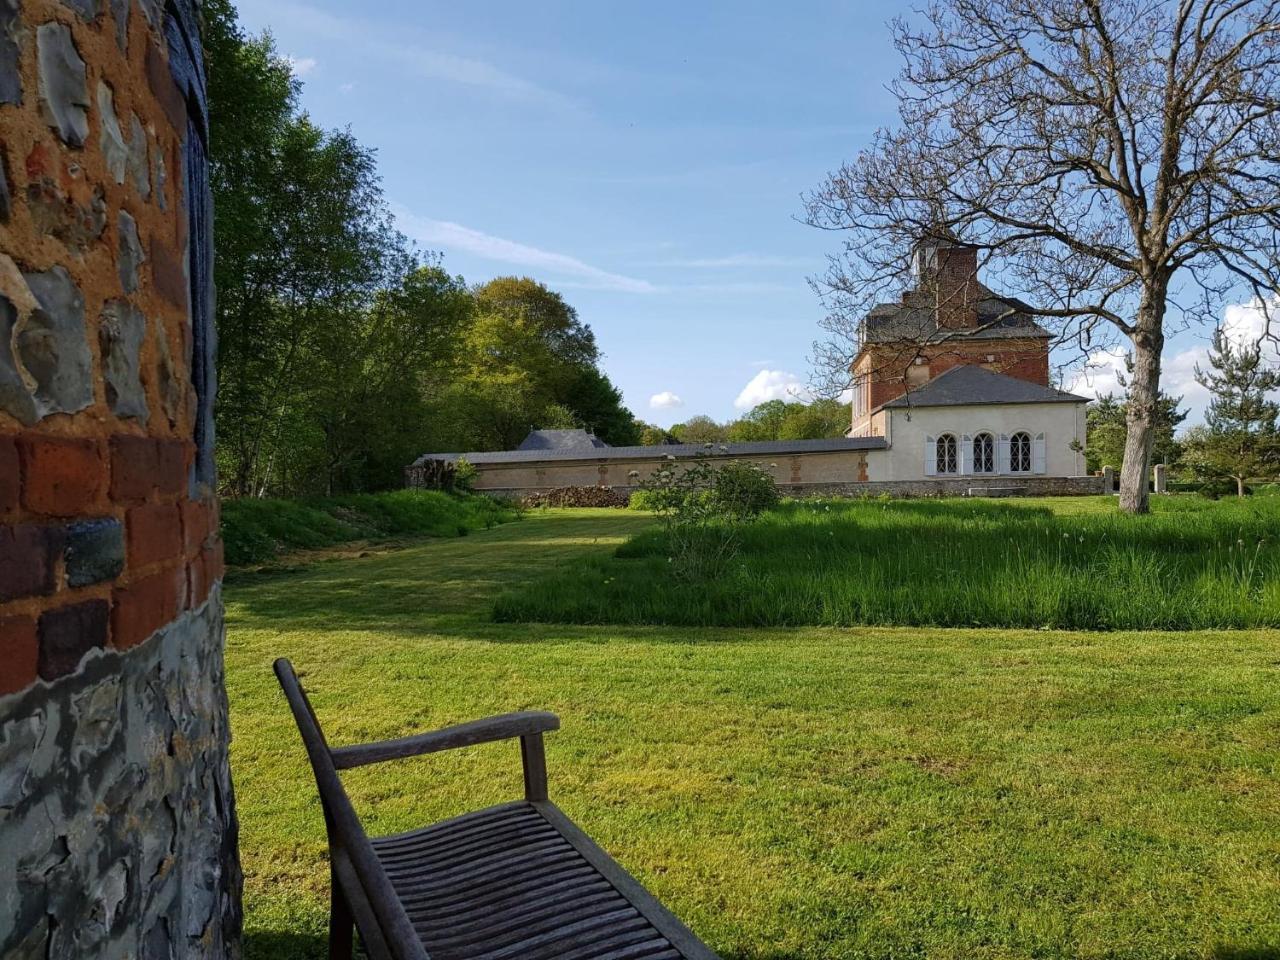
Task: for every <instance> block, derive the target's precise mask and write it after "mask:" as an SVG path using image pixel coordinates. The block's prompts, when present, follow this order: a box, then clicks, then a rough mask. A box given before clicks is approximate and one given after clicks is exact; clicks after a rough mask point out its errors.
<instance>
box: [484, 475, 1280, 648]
mask: <svg viewBox="0 0 1280 960" xmlns="http://www.w3.org/2000/svg"><path fill="white" fill-rule="evenodd" d="M1113 503H1114V501H1111V500H1110V499H1109V498H1098V499H1097V500H1096V501H1079V500H1075V501H1061V502H1058V503H1054V502H1050V501H1041V502H1039V503H1036V504H1028V503H1013V502H1010V503H999V502H991V501H982V500H973V501H966V500H939V501H923V500H917V501H820V500H815V501H803V502H792V503H787V504H784V505H783V506H781V507H780V508H778V509H777V510H774V511H772V512H770V513H768V514H766V515H765V516H763V517H762V518H761V519H760V520H758V521H757V522H756V523H754V524H752V525H750V526H748V527H747V528H745V529H744V530H743V531H742V550H741V556H740V557H739V559H738V561H737V562H736V563H735V564H734V566H733V568H732V570H730V571H729V572H728V573H727V574H726V575H724V576H722V577H719V578H717V579H714V580H710V581H704V582H701V583H694V584H684V583H681V582H679V581H678V580H677V579H676V578H674V577H672V576H671V574H670V571H669V566H670V564H669V561H668V558H667V553H668V551H667V544H666V543H665V541H664V538H663V535H662V533H661V532H660V531H656V530H655V531H649V532H645V533H642V534H640V535H639V536H636V537H634V538H633V539H632V540H630V541H629V542H628V543H626V544H624V545H623V546H622V547H620V548H619V549H618V551H617V552H616V555H615V556H614V557H612V558H605V559H592V560H587V561H583V562H581V563H579V564H577V565H575V566H572V567H570V568H569V569H566V570H564V571H561V572H559V573H557V574H555V575H552V576H551V577H549V578H545V579H543V580H541V581H538V582H535V583H534V584H532V585H530V586H528V587H525V588H523V589H520V590H518V591H516V592H513V593H511V594H508V595H506V596H504V597H501V598H499V600H498V602H497V604H496V606H495V610H494V615H495V617H496V619H498V620H504V621H511V620H528V621H550V622H569V623H624V624H679V625H688V626H712V625H716V626H802V625H815V626H821V625H828V626H852V625H857V624H877V625H921V626H923V625H932V626H986V627H1042V626H1043V627H1059V628H1070V629H1084V630H1119V629H1174V630H1184V629H1202V628H1221V627H1225V628H1239V627H1254V626H1280V500H1277V499H1274V498H1265V499H1259V500H1253V501H1246V502H1237V501H1219V502H1212V501H1207V500H1203V499H1200V498H1190V497H1188V498H1168V499H1161V500H1160V501H1159V502H1158V503H1157V504H1156V508H1155V512H1154V513H1153V514H1152V515H1151V516H1147V517H1130V516H1127V515H1123V514H1120V513H1119V512H1118V511H1116V509H1115V508H1114V506H1113Z"/></svg>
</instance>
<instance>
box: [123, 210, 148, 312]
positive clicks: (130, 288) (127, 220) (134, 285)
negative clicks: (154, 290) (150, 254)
mask: <svg viewBox="0 0 1280 960" xmlns="http://www.w3.org/2000/svg"><path fill="white" fill-rule="evenodd" d="M117 223H118V225H119V227H118V232H119V251H120V259H119V263H118V269H119V273H120V286H121V287H122V288H123V289H124V292H125V293H133V292H134V291H136V290H137V289H138V267H140V266H142V263H143V261H145V260H146V259H147V255H146V254H145V253H144V252H143V250H142V243H141V241H139V240H138V223H137V221H136V220H134V219H133V217H131V216H130V215H129V214H128V213H126V212H125V211H124V210H121V211H120V216H119V219H118V220H117Z"/></svg>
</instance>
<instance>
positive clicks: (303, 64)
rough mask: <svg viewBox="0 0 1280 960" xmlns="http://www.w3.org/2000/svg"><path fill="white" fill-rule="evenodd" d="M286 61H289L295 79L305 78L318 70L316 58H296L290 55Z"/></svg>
mask: <svg viewBox="0 0 1280 960" xmlns="http://www.w3.org/2000/svg"><path fill="white" fill-rule="evenodd" d="M285 59H286V60H288V61H289V67H290V68H291V69H292V70H293V75H294V76H295V77H305V76H306V75H307V74H308V73H310V72H311V71H312V70H314V69H315V68H316V58H315V57H295V56H294V55H293V54H289V55H288V56H286V57H285Z"/></svg>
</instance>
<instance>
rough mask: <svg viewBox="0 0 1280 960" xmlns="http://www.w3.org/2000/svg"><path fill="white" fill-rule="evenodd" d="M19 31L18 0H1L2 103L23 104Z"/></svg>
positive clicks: (0, 85)
mask: <svg viewBox="0 0 1280 960" xmlns="http://www.w3.org/2000/svg"><path fill="white" fill-rule="evenodd" d="M17 31H18V0H0V103H21V102H22V74H21V73H19V71H18V38H17Z"/></svg>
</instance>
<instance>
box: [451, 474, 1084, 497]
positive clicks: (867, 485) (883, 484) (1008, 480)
mask: <svg viewBox="0 0 1280 960" xmlns="http://www.w3.org/2000/svg"><path fill="white" fill-rule="evenodd" d="M979 487H985V488H994V490H995V492H994V493H992V494H991V495H992V496H1001V495H1004V494H1003V492H1002V489H1001V488H1003V489H1005V490H1007V489H1009V488H1025V491H1026V492H1025V493H1024V494H1020V495H1022V496H1028V497H1084V496H1094V495H1100V494H1102V493H1105V492H1106V490H1105V487H1104V481H1103V478H1102V477H1026V478H1016V477H994V478H990V477H966V478H960V479H957V480H932V479H931V480H869V481H863V482H854V483H779V484H778V490H779V491H781V493H782V495H783V496H784V497H879V496H890V497H967V496H969V495H970V494H969V491H970V490H972V489H974V488H979ZM547 489H552V488H534V487H507V488H502V487H491V488H485V489H481V490H477V491H476V492H477V493H483V494H486V495H487V496H491V497H500V498H502V499H504V500H519V499H521V498H523V497H527V496H530V495H533V494H538V493H545V492H546V490H547ZM611 489H613V490H616V491H618V492H619V493H622V494H630V493H633V492H634V491H636V490H638V489H640V488H639V487H636V486H626V485H619V484H614V485H612V487H611Z"/></svg>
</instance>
